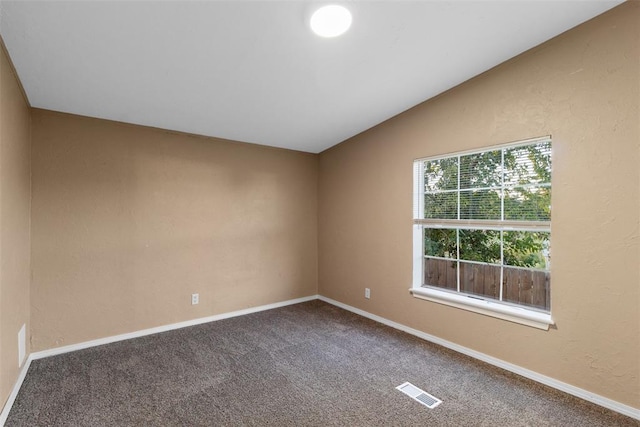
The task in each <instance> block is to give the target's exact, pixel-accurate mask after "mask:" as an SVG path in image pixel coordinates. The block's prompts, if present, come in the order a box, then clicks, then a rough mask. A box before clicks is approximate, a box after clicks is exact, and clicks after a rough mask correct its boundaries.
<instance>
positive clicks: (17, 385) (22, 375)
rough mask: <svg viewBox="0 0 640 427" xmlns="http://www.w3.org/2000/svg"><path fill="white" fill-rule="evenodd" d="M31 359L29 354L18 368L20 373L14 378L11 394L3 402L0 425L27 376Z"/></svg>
mask: <svg viewBox="0 0 640 427" xmlns="http://www.w3.org/2000/svg"><path fill="white" fill-rule="evenodd" d="M31 360H32V359H31V356H29V357H27V361H26V362H25V363H24V364H23V365H22V369H21V370H20V375H18V379H17V380H16V383H15V384H14V385H13V389H12V390H11V394H10V395H9V398H8V399H7V401H6V402H5V404H4V408H3V409H2V412H0V426H4V423H5V422H6V421H7V418H8V417H9V411H11V407H12V406H13V402H15V401H16V397H18V392H19V391H20V387H22V383H23V382H24V379H25V377H26V376H27V371H28V370H29V366H30V365H31Z"/></svg>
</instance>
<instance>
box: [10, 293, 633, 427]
mask: <svg viewBox="0 0 640 427" xmlns="http://www.w3.org/2000/svg"><path fill="white" fill-rule="evenodd" d="M405 381H410V382H412V383H413V384H415V385H416V386H418V387H421V388H423V389H424V390H425V391H427V392H429V393H431V394H433V395H434V396H436V397H438V398H440V399H442V400H443V403H442V404H441V405H440V406H438V407H437V408H435V409H428V408H426V407H424V406H422V405H420V404H419V403H417V402H415V401H413V400H411V399H410V398H409V397H407V396H405V395H404V394H402V393H400V392H399V391H397V390H396V389H395V387H396V386H398V385H400V384H402V383H403V382H405ZM6 425H7V426H132V425H142V426H236V425H260V426H262V425H272V426H293V425H295V426H637V425H638V422H637V421H635V420H633V419H631V418H628V417H624V416H622V415H619V414H616V413H615V412H612V411H609V410H606V409H603V408H601V407H599V406H596V405H593V404H590V403H588V402H585V401H582V400H580V399H577V398H574V397H572V396H569V395H567V394H564V393H560V392H558V391H555V390H553V389H550V388H548V387H545V386H542V385H540V384H537V383H534V382H532V381H530V380H527V379H525V378H522V377H519V376H517V375H514V374H511V373H509V372H506V371H502V370H500V369H497V368H494V367H492V366H490V365H486V364H484V363H482V362H478V361H476V360H473V359H471V358H469V357H466V356H463V355H460V354H457V353H455V352H452V351H450V350H447V349H445V348H442V347H439V346H437V345H434V344H431V343H428V342H425V341H422V340H420V339H418V338H415V337H413V336H411V335H407V334H405V333H402V332H399V331H396V330H394V329H391V328H388V327H386V326H383V325H380V324H378V323H375V322H373V321H370V320H368V319H365V318H362V317H360V316H357V315H354V314H352V313H350V312H347V311H344V310H342V309H339V308H336V307H334V306H331V305H328V304H325V303H323V302H320V301H312V302H308V303H304V304H298V305H293V306H288V307H284V308H280V309H275V310H270V311H265V312H261V313H255V314H251V315H247V316H242V317H236V318H232V319H227V320H222V321H218V322H214V323H209V324H205V325H200V326H194V327H190V328H185V329H180V330H176V331H171V332H165V333H161V334H156V335H150V336H147V337H142V338H137V339H133V340H129V341H124V342H119V343H114V344H108V345H104V346H100V347H95V348H91V349H87V350H81V351H76V352H73V353H67V354H63V355H60V356H55V357H50V358H47V359H41V360H36V361H34V362H33V363H32V364H31V367H30V369H29V372H28V374H27V377H26V379H25V382H24V384H23V386H22V389H21V390H20V393H19V395H18V397H17V400H16V402H15V404H14V406H13V409H12V410H11V413H10V414H9V419H8V420H7V424H6Z"/></svg>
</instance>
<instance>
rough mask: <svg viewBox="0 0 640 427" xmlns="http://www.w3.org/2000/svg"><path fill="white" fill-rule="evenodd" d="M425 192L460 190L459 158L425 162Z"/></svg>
mask: <svg viewBox="0 0 640 427" xmlns="http://www.w3.org/2000/svg"><path fill="white" fill-rule="evenodd" d="M424 184H425V191H440V190H455V189H456V188H458V158H457V157H449V158H446V159H439V160H429V161H426V162H424Z"/></svg>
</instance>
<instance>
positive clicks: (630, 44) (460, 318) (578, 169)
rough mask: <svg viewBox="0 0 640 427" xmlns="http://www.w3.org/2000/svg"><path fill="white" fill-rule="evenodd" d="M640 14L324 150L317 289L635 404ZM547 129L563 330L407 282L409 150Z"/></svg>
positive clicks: (621, 14)
mask: <svg viewBox="0 0 640 427" xmlns="http://www.w3.org/2000/svg"><path fill="white" fill-rule="evenodd" d="M638 22H640V3H638V2H630V3H627V4H623V5H622V6H620V7H618V8H616V9H613V10H612V11H611V12H610V13H607V14H605V15H603V16H600V17H598V18H596V19H594V20H592V21H590V22H587V23H585V24H584V25H582V26H580V27H578V28H576V29H574V30H572V31H570V32H568V33H565V34H564V35H562V36H560V37H558V38H556V39H554V40H552V41H550V42H548V43H546V44H544V45H542V46H541V47H538V48H536V49H535V50H533V51H530V52H527V53H525V54H524V55H521V56H520V57H518V58H515V59H513V60H511V61H509V62H507V63H505V64H503V65H501V66H499V67H497V68H496V69H493V70H491V71H489V72H487V73H485V74H483V75H481V76H479V77H477V78H475V79H473V80H471V81H469V82H467V83H465V84H463V85H461V86H459V87H457V88H455V89H453V90H451V91H449V92H447V93H445V94H443V95H441V96H439V97H438V98H435V99H433V100H431V101H428V102H426V103H424V104H422V105H420V106H418V107H415V108H413V109H412V110H409V111H407V112H405V113H404V114H401V115H399V116H397V117H395V118H393V119H391V120H389V121H387V122H385V123H383V124H381V125H379V126H377V127H375V128H373V129H371V130H369V131H367V132H365V133H363V134H361V135H359V136H357V137H354V138H352V139H351V140H348V141H346V142H344V143H342V144H340V145H338V146H336V147H334V148H332V149H329V150H328V151H325V152H323V153H322V154H321V156H320V184H319V256H320V258H319V292H320V294H321V295H325V296H327V297H330V298H333V299H336V300H338V301H341V302H343V303H346V304H349V305H352V306H355V307H358V308H361V309H363V310H366V311H368V312H371V313H375V314H377V315H380V316H383V317H386V318H388V319H391V320H393V321H396V322H399V323H402V324H405V325H408V326H410V327H413V328H416V329H419V330H421V331H424V332H427V333H429V334H433V335H436V336H438V337H441V338H444V339H446V340H449V341H452V342H454V343H457V344H460V345H463V346H466V347H468V348H471V349H474V350H477V351H480V352H483V353H486V354H488V355H491V356H494V357H497V358H500V359H503V360H505V361H508V362H511V363H514V364H516V365H519V366H522V367H525V368H528V369H531V370H534V371H536V372H539V373H541V374H544V375H548V376H550V377H553V378H556V379H558V380H560V381H564V382H566V383H569V384H572V385H574V386H577V387H581V388H583V389H586V390H589V391H592V392H594V393H597V394H600V395H602V396H605V397H608V398H611V399H614V400H616V401H619V402H622V403H625V404H627V405H631V406H634V407H639V406H640V403H639V402H640V379H639V370H640V369H639V368H640V367H639V365H640V360H639V355H640V317H639V313H638V310H639V306H640V304H639V303H640V296H639V293H638V290H639V287H640V276H639V272H640V271H639V268H640V267H639V260H640V253H639V236H638V223H639V218H640V208H639V201H640V194H639V191H638V190H639V183H640V175H639V167H640V162H639V141H640V130H639V126H640V125H639V110H638V105H639V102H640V90H639V79H640V67H639V62H640V61H639V58H640V44H639V38H640V26H638ZM547 134H551V135H552V136H553V144H554V145H553V162H554V163H553V167H554V170H553V201H552V205H553V214H552V242H553V243H552V245H553V266H552V290H551V292H552V295H551V296H552V315H553V317H554V319H555V321H556V322H557V329H551V330H549V331H541V330H537V329H533V328H530V327H526V326H522V325H518V324H515V323H510V322H507V321H503V320H498V319H494V318H491V317H486V316H483V315H479V314H474V313H470V312H467V311H463V310H460V309H456V308H451V307H447V306H443V305H439V304H435V303H431V302H427V301H424V300H418V299H415V298H413V297H411V296H410V294H409V292H408V289H409V288H410V286H411V280H412V272H411V269H412V252H411V251H412V231H411V229H412V227H411V223H412V222H411V218H412V217H411V215H412V160H413V159H414V158H418V157H423V156H431V155H437V154H443V153H451V152H455V151H459V150H466V149H472V148H480V147H483V146H488V145H492V144H498V143H504V142H509V141H514V140H520V139H526V138H531V137H536V136H541V135H547ZM365 287H369V288H371V299H370V300H365V299H364V288H365Z"/></svg>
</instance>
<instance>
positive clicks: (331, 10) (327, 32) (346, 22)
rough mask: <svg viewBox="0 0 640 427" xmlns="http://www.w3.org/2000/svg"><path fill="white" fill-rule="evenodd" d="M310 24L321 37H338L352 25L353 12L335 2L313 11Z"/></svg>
mask: <svg viewBox="0 0 640 427" xmlns="http://www.w3.org/2000/svg"><path fill="white" fill-rule="evenodd" d="M310 25H311V29H312V30H313V32H314V33H316V34H317V35H319V36H321V37H337V36H339V35H340V34H343V33H344V32H345V31H347V30H348V29H349V27H350V26H351V12H349V10H348V9H347V8H346V7H343V6H338V5H335V4H332V5H329V6H323V7H321V8H320V9H318V10H316V11H315V12H314V13H313V15H312V16H311V22H310Z"/></svg>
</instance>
